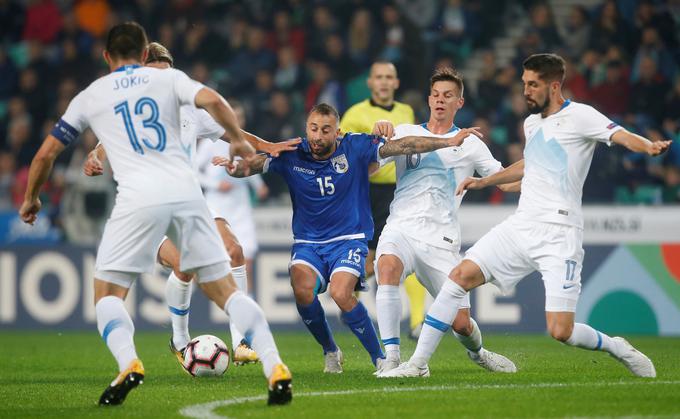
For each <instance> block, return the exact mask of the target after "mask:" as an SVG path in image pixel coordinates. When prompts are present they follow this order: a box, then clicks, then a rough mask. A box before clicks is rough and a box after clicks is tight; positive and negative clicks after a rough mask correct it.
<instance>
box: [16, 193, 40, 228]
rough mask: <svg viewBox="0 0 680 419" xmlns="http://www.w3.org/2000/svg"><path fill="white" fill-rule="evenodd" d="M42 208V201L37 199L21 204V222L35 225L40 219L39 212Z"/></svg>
mask: <svg viewBox="0 0 680 419" xmlns="http://www.w3.org/2000/svg"><path fill="white" fill-rule="evenodd" d="M41 207H42V203H41V202H40V199H36V200H35V201H24V203H23V204H21V208H19V217H21V221H23V222H25V223H27V224H31V225H33V223H34V222H35V220H36V219H37V218H38V212H39V211H40V208H41Z"/></svg>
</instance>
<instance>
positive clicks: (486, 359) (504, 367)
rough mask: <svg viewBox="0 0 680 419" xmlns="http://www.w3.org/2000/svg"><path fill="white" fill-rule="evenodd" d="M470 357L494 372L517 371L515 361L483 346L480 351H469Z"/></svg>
mask: <svg viewBox="0 0 680 419" xmlns="http://www.w3.org/2000/svg"><path fill="white" fill-rule="evenodd" d="M467 354H468V358H470V360H471V361H472V362H474V363H475V364H477V365H479V366H480V367H482V368H484V369H486V370H489V371H492V372H506V373H513V372H517V367H516V366H515V363H514V362H512V361H510V360H509V359H508V358H506V357H504V356H503V355H501V354H497V353H495V352H491V351H487V350H486V349H484V348H482V349H481V350H480V351H479V352H472V351H467Z"/></svg>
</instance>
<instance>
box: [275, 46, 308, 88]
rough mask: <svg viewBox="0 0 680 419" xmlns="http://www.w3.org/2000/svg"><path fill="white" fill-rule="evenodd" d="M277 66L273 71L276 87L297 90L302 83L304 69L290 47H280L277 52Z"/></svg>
mask: <svg viewBox="0 0 680 419" xmlns="http://www.w3.org/2000/svg"><path fill="white" fill-rule="evenodd" d="M277 58H278V66H277V67H276V72H275V73H274V84H275V85H276V87H277V88H279V89H282V90H285V91H287V92H291V91H293V90H299V89H301V88H302V86H303V83H304V71H303V68H302V66H300V64H299V62H298V61H297V59H296V58H295V53H294V51H293V49H292V48H291V47H282V48H280V49H279V52H278V54H277Z"/></svg>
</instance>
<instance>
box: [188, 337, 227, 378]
mask: <svg viewBox="0 0 680 419" xmlns="http://www.w3.org/2000/svg"><path fill="white" fill-rule="evenodd" d="M183 365H184V369H186V370H187V371H188V372H189V374H191V375H193V376H195V377H219V376H221V375H222V374H224V373H225V371H227V368H229V349H228V348H227V345H226V344H225V343H224V342H223V341H222V339H220V338H218V337H216V336H212V335H201V336H198V337H195V338H194V339H192V340H191V342H189V344H188V345H187V347H186V350H185V351H184V364H183Z"/></svg>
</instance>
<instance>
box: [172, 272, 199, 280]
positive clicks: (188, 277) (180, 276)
mask: <svg viewBox="0 0 680 419" xmlns="http://www.w3.org/2000/svg"><path fill="white" fill-rule="evenodd" d="M173 272H174V273H175V276H176V277H177V279H179V280H180V281H182V282H191V280H192V279H193V278H194V276H193V275H192V274H186V273H184V272H180V271H178V270H177V269H175V270H173Z"/></svg>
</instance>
